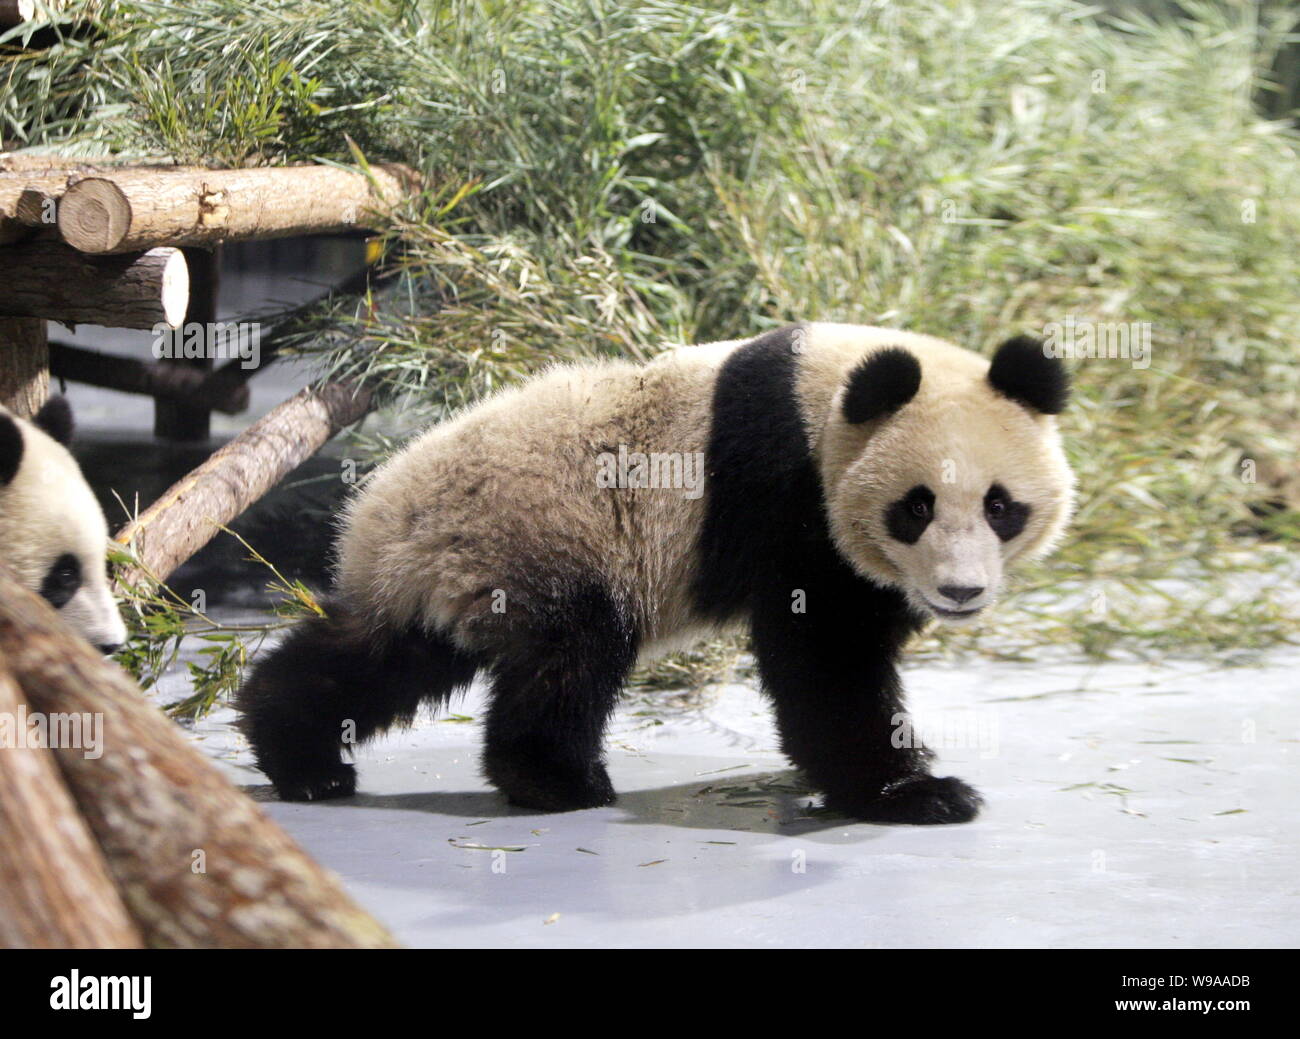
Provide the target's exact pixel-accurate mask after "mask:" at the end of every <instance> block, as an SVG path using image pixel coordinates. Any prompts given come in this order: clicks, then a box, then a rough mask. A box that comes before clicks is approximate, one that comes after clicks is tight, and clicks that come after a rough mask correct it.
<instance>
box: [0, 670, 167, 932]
mask: <svg viewBox="0 0 1300 1039" xmlns="http://www.w3.org/2000/svg"><path fill="white" fill-rule="evenodd" d="M64 716H65V717H66V715H64ZM33 717H34V716H33V714H32V712H31V710H30V709H29V708H28V706H27V701H26V699H25V698H24V697H23V694H22V692H21V691H20V690H19V688H18V684H17V683H16V682H15V681H14V678H13V675H12V674H10V673H9V670H8V668H7V667H6V666H5V664H4V663H2V662H0V718H3V719H5V720H6V721H7V722H8V724H9V726H10V727H9V729H8V735H7V736H5V737H4V738H3V740H2V741H0V948H5V949H138V948H140V947H141V945H142V944H143V941H142V940H141V937H140V934H139V932H138V931H137V930H136V928H135V925H134V924H133V923H132V922H131V917H130V916H129V915H128V913H127V911H126V906H125V905H123V904H122V898H121V896H120V895H119V894H118V892H117V888H116V887H114V886H113V878H112V875H111V874H110V873H109V870H108V864H107V863H106V862H105V861H104V856H103V855H102V854H101V853H100V850H99V846H98V845H97V844H96V843H95V839H94V837H92V836H91V833H90V830H89V829H88V828H87V826H86V822H85V820H84V819H82V817H81V815H80V813H79V812H78V810H77V805H76V802H74V801H73V799H72V795H71V794H70V793H69V792H68V788H67V787H66V786H64V784H63V776H62V775H61V774H60V773H59V766H58V763H57V761H56V760H55V757H54V754H53V752H52V751H51V750H49V749H48V747H47V746H44V745H40V744H38V745H36V746H32V745H31V742H33V741H29V740H28V739H27V738H26V733H27V731H28V725H27V724H26V722H27V721H29V720H32V719H33ZM46 720H47V722H48V719H46ZM47 731H48V730H47Z"/></svg>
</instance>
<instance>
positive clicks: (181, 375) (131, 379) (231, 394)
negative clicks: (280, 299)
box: [50, 342, 248, 415]
mask: <svg viewBox="0 0 1300 1039" xmlns="http://www.w3.org/2000/svg"><path fill="white" fill-rule="evenodd" d="M234 363H235V364H236V365H238V363H239V362H238V361H236V362H234ZM50 375H51V376H52V377H53V378H55V379H67V380H69V381H70V382H84V383H86V384H88V385H90V386H99V387H102V388H103V389H106V390H117V391H118V392H120V393H141V394H144V395H145V396H149V397H157V398H161V399H164V400H175V401H178V402H180V403H182V404H185V405H187V406H188V407H191V408H199V409H208V410H212V411H219V412H221V413H222V414H223V415H237V414H239V413H240V412H241V411H243V410H244V409H245V408H247V407H248V386H247V384H246V383H243V382H234V381H232V380H231V379H229V378H225V379H220V380H218V379H217V378H216V373H212V374H204V373H203V372H201V371H198V370H196V369H194V368H187V367H183V366H182V365H179V364H177V363H176V362H174V361H160V362H157V363H153V364H150V363H148V362H146V361H139V360H136V359H135V358H134V357H122V356H119V355H117V354H104V353H99V352H98V351H95V350H86V349H83V348H82V347H79V346H72V345H70V344H68V343H57V342H52V343H50Z"/></svg>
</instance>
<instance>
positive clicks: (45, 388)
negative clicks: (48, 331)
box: [0, 317, 50, 418]
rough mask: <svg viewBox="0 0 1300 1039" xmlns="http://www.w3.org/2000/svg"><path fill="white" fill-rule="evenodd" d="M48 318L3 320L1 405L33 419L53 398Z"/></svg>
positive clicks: (0, 334)
mask: <svg viewBox="0 0 1300 1039" xmlns="http://www.w3.org/2000/svg"><path fill="white" fill-rule="evenodd" d="M49 367H50V355H49V347H48V345H47V343H46V339H45V319H44V318H38V317H13V318H0V405H3V406H4V407H6V408H8V409H9V410H10V411H12V412H13V413H14V414H15V415H22V416H23V417H24V418H31V417H32V416H33V415H35V414H36V413H37V412H38V411H40V410H41V406H42V405H43V404H44V403H45V401H46V398H48V397H49V395H50V371H49Z"/></svg>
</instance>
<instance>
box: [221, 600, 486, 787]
mask: <svg viewBox="0 0 1300 1039" xmlns="http://www.w3.org/2000/svg"><path fill="white" fill-rule="evenodd" d="M477 669H478V662H477V661H476V660H475V659H474V658H472V657H470V656H469V655H467V654H465V653H464V652H462V651H460V650H458V649H457V648H456V647H455V646H453V645H452V644H451V643H450V642H448V641H447V640H446V639H444V638H441V637H439V636H436V635H429V634H427V633H425V632H423V631H419V630H412V631H406V632H401V633H396V634H394V633H380V634H376V633H375V632H374V631H373V630H372V629H371V628H370V626H369V625H367V624H366V623H365V619H364V618H363V617H362V616H360V615H359V614H358V613H356V612H354V611H352V610H350V609H348V608H347V607H346V605H344V604H342V603H340V602H337V601H336V602H330V603H327V604H326V616H324V617H310V618H308V619H307V620H305V621H302V622H300V623H299V624H297V625H295V627H294V628H293V629H292V630H291V631H290V632H289V634H288V636H287V637H286V638H285V639H284V641H283V642H281V643H280V645H278V646H276V647H275V648H274V649H273V650H271V651H270V653H268V654H267V655H266V656H265V657H264V658H263V659H260V660H259V661H257V663H256V665H255V667H254V669H253V672H252V674H251V675H250V677H249V679H248V680H247V681H246V682H245V683H244V686H243V688H242V689H241V690H240V691H239V693H238V695H237V697H236V701H235V704H236V707H238V709H239V710H240V712H241V713H242V715H243V717H242V719H241V720H240V723H239V727H240V729H241V730H242V731H243V732H244V734H245V735H246V736H247V737H248V740H249V742H250V743H251V744H252V747H253V753H254V755H255V756H256V759H257V767H258V768H260V769H261V770H262V771H263V772H264V773H266V775H267V777H268V778H269V779H270V780H271V782H272V783H273V784H274V785H275V788H276V792H277V793H278V794H279V795H280V797H281V798H283V799H284V800H286V801H314V800H319V799H323V798H328V797H346V796H348V795H349V794H352V793H353V792H354V790H355V789H356V770H355V768H354V767H353V766H352V765H351V764H350V763H348V762H346V761H344V760H343V759H342V752H343V750H344V749H345V748H347V749H351V747H352V746H353V745H355V744H356V743H362V742H364V741H366V740H367V739H369V738H371V737H372V736H376V735H378V734H379V733H381V732H383V731H384V730H385V729H387V728H389V727H390V726H391V725H393V724H401V723H409V722H410V721H411V719H412V718H413V717H414V716H415V713H416V711H417V709H418V708H419V706H420V704H421V703H423V702H427V701H437V700H446V699H447V698H449V697H450V696H451V695H452V693H454V692H456V691H457V690H459V689H463V688H464V687H466V686H468V685H469V683H470V682H471V681H472V680H473V678H474V674H475V672H476V670H477Z"/></svg>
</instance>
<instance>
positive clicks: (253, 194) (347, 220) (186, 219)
mask: <svg viewBox="0 0 1300 1039" xmlns="http://www.w3.org/2000/svg"><path fill="white" fill-rule="evenodd" d="M370 173H371V175H372V176H373V178H374V185H373V187H372V185H371V182H370V180H369V179H368V178H367V176H366V175H365V174H362V173H354V172H351V171H349V170H341V169H337V168H335V167H333V166H284V167H276V168H262V169H246V170H145V171H136V170H123V171H121V172H114V173H105V174H103V175H102V176H95V177H85V178H83V179H82V180H79V181H78V182H77V183H76V184H74V185H73V186H72V187H70V188H69V189H68V190H67V192H66V193H65V194H64V196H63V201H62V203H61V204H60V205H59V233H60V234H61V235H62V236H63V240H64V241H65V242H67V243H68V244H69V245H71V246H74V247H75V248H77V249H80V250H81V251H82V252H88V253H114V252H132V251H136V250H139V249H148V248H150V247H152V246H155V245H211V244H212V243H214V242H220V241H224V240H227V239H252V238H283V237H287V236H291V235H306V234H323V233H326V232H334V231H347V230H353V229H356V228H357V227H360V226H365V224H366V222H367V219H368V214H369V213H370V212H371V211H372V210H373V209H374V207H375V206H376V205H379V206H381V207H382V205H383V204H384V203H392V202H396V201H398V200H399V199H400V198H401V197H402V196H403V195H404V194H406V193H407V192H408V191H409V190H411V189H412V188H413V187H414V186H415V184H416V176H415V174H414V173H413V172H412V171H411V170H409V169H407V168H406V167H404V166H396V165H390V166H372V167H371V169H370Z"/></svg>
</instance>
